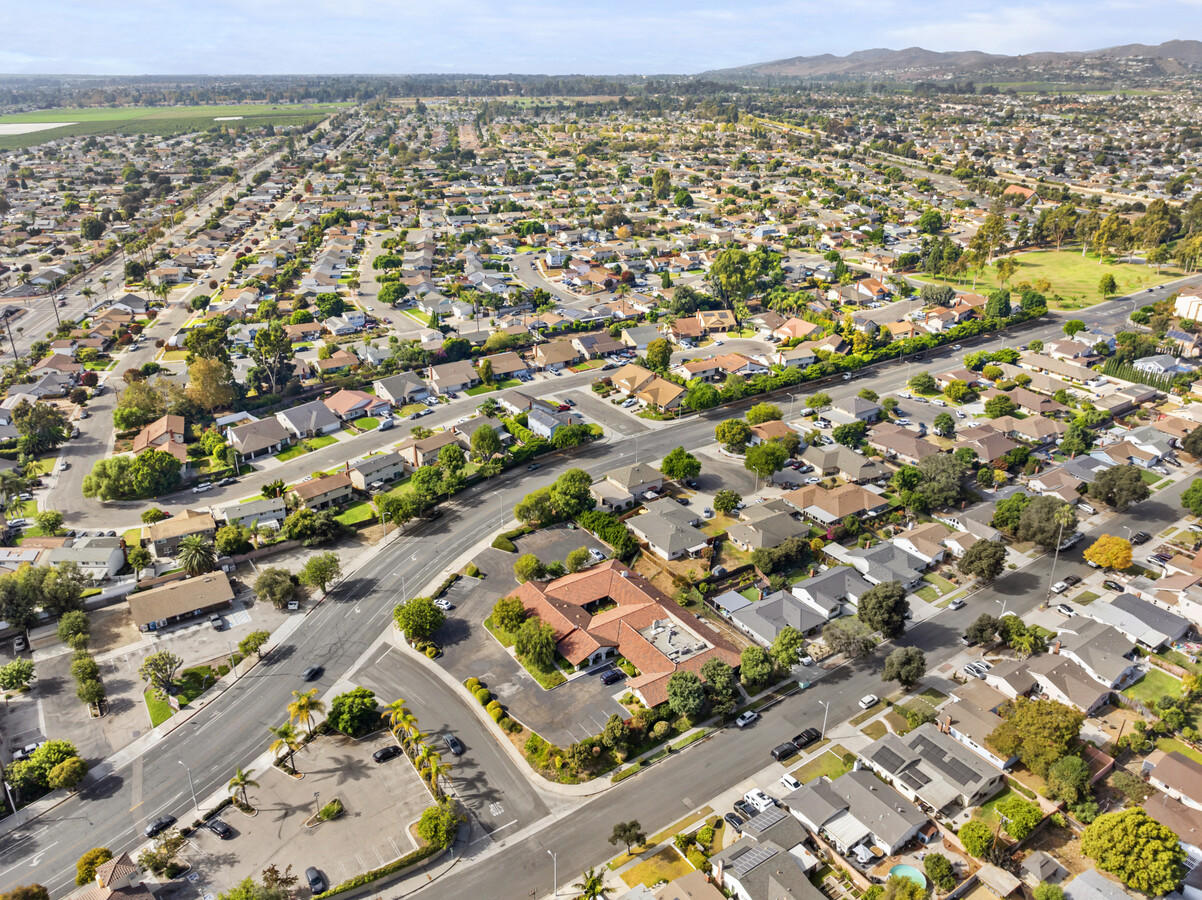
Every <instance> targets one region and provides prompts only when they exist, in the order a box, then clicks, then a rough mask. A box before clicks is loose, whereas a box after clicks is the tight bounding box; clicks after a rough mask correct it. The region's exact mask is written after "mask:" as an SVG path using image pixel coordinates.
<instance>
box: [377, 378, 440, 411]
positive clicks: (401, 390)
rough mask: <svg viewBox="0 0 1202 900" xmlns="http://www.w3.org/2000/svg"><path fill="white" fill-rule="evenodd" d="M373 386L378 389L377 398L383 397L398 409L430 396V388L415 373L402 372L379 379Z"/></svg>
mask: <svg viewBox="0 0 1202 900" xmlns="http://www.w3.org/2000/svg"><path fill="white" fill-rule="evenodd" d="M372 386H373V387H374V388H375V389H376V396H377V397H383V398H384V399H385V400H387V401H388V402H389V403H391V404H392V405H393V406H396V407H398V408H399V407H402V406H404V405H405V404H407V403H412V402H413V401H415V400H424V399H425V398H426V397H429V396H430V386H429V385H428V384H426V383H425V382H424V381H422V380H421V378H419V377H418V376H417V375H415V374H414V373H413V372H402V373H401V374H400V375H389V376H388V377H387V378H379V379H377V380H376V381H374V382H373V383H372Z"/></svg>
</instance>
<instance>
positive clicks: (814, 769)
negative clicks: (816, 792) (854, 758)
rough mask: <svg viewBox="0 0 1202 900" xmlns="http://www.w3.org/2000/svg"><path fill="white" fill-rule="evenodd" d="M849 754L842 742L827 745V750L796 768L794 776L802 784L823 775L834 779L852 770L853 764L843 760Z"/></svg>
mask: <svg viewBox="0 0 1202 900" xmlns="http://www.w3.org/2000/svg"><path fill="white" fill-rule="evenodd" d="M847 755H848V754H847V748H846V747H844V746H843V745H842V744H834V745H832V746H830V747H827V748H826V750H824V751H823V752H822V753H820V754H819V755H817V756H815V757H814V758H813V759H811V760H810V761H809V762H808V763H806V764H805V765H804V766H801V767H800V768H797V769H794V770H793V777H794V778H796V779H797V780H798V781H800V782H801V783H802V784H809V783H810V782H811V781H813V780H814V779H815V778H819V777H821V776H823V775H825V776H826V777H827V778H829V779H831V780H832V781H834V780H835V779H836V778H838V777H839V776H840V775H842V774H843V773H845V772H850V771H851V766H849V765H846V764H845V763H844V762H843V757H845V756H847Z"/></svg>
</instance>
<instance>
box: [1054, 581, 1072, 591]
mask: <svg viewBox="0 0 1202 900" xmlns="http://www.w3.org/2000/svg"><path fill="white" fill-rule="evenodd" d="M1067 590H1068V585H1067V584H1065V583H1064V582H1063V581H1057V582H1056V583H1055V584H1054V585H1052V593H1053V594H1063V593H1064V592H1065V591H1067Z"/></svg>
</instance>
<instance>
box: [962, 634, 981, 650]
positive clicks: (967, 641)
mask: <svg viewBox="0 0 1202 900" xmlns="http://www.w3.org/2000/svg"><path fill="white" fill-rule="evenodd" d="M957 640H959V641H960V643H961V644H963V645H964V646H965V647H975V646H976V643H977V642H976V641H974V640H973V639H972V638H970V637H969V636H968V635H966V634H962V635H960V637H959V638H957Z"/></svg>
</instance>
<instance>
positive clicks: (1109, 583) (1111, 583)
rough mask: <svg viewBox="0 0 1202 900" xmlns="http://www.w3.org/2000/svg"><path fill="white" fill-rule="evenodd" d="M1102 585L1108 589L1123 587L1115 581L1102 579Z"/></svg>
mask: <svg viewBox="0 0 1202 900" xmlns="http://www.w3.org/2000/svg"><path fill="white" fill-rule="evenodd" d="M1102 587H1104V588H1106V590H1108V591H1121V590H1122V589H1123V586H1122V585H1121V584H1119V583H1118V582H1117V581H1103V582H1102Z"/></svg>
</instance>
